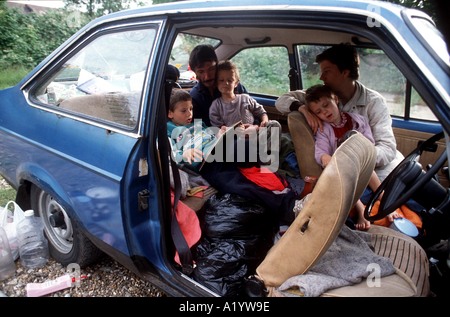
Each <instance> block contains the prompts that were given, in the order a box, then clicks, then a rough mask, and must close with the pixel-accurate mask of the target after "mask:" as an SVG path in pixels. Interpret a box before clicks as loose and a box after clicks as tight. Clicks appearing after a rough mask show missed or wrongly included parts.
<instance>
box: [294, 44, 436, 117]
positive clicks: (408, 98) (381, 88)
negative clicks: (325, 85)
mask: <svg viewBox="0 0 450 317" xmlns="http://www.w3.org/2000/svg"><path fill="white" fill-rule="evenodd" d="M328 47H329V46H323V45H298V46H297V52H298V56H299V59H300V62H299V64H300V65H301V79H302V83H303V87H305V88H307V87H310V86H311V85H314V84H318V83H321V81H320V79H319V78H320V69H319V65H318V64H317V63H316V62H315V58H316V56H317V54H319V53H321V52H322V51H324V50H325V49H327V48H328ZM357 50H358V53H359V57H360V68H359V70H360V78H359V80H360V81H361V82H362V83H363V84H364V85H365V86H366V87H369V88H371V89H374V90H376V91H378V92H379V93H381V94H382V95H383V96H384V97H385V98H386V101H387V104H388V107H389V111H390V114H391V115H392V116H395V117H402V118H413V119H419V120H429V121H437V119H436V117H435V116H434V114H433V113H432V112H431V110H430V108H429V107H428V106H427V105H426V104H425V102H424V101H423V99H422V98H421V97H420V96H419V94H418V93H417V91H416V90H415V89H414V87H412V89H411V90H409V89H408V85H409V83H407V80H406V78H405V77H404V76H403V75H402V73H401V72H400V71H399V70H398V68H397V67H396V66H395V65H394V63H393V62H392V61H391V60H390V59H389V57H388V56H387V55H386V54H385V53H384V52H383V51H382V50H379V49H369V48H358V49H357Z"/></svg>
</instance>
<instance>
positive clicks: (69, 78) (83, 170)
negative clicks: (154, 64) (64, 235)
mask: <svg viewBox="0 0 450 317" xmlns="http://www.w3.org/2000/svg"><path fill="white" fill-rule="evenodd" d="M160 26H161V22H160V21H156V22H151V21H147V22H145V23H142V21H140V22H138V23H136V22H133V21H132V20H130V21H128V22H125V21H122V20H120V19H118V20H116V21H114V19H113V21H112V22H110V23H104V24H100V26H98V27H95V26H94V27H90V28H87V29H85V30H81V31H80V32H78V33H77V35H75V36H74V37H73V40H72V41H69V43H68V44H67V43H66V44H65V45H63V46H62V47H61V48H60V50H59V51H57V52H56V53H55V54H53V55H52V56H50V57H49V58H47V59H46V60H45V61H44V62H43V63H42V67H38V68H37V70H36V71H35V72H34V73H32V74H31V75H30V77H29V78H28V79H27V80H26V81H25V82H24V84H23V86H22V89H23V91H24V93H25V94H26V95H27V97H28V99H27V103H21V104H18V105H17V110H18V111H17V116H20V115H24V116H26V117H27V118H29V120H30V121H28V122H23V124H22V126H21V127H20V128H17V127H16V129H19V130H20V131H21V136H22V138H23V139H25V140H21V141H22V142H23V143H24V144H25V143H26V142H25V141H27V145H24V147H23V149H22V150H23V151H22V153H15V155H17V156H19V157H24V156H32V158H30V159H29V160H27V159H26V158H25V157H24V158H23V159H21V161H22V162H23V164H33V165H34V167H33V168H32V169H31V171H29V170H27V171H25V169H24V175H22V176H21V178H23V179H28V180H29V181H30V182H32V183H34V184H35V185H36V186H38V187H40V188H41V189H42V190H43V191H45V192H48V193H49V194H50V195H51V196H52V197H54V198H55V199H57V200H58V202H59V203H60V204H61V205H63V206H64V207H65V209H66V211H67V212H68V214H69V216H70V217H73V218H74V219H75V220H77V222H78V223H80V224H81V226H82V229H83V230H85V231H86V232H87V233H88V235H89V236H92V239H93V240H94V241H95V242H96V243H97V244H98V243H106V244H107V245H110V246H112V247H113V248H114V250H115V251H119V252H121V253H123V254H125V255H130V254H132V253H133V252H134V251H133V250H131V249H133V246H130V242H129V241H128V234H127V231H128V230H129V227H130V222H129V219H130V213H137V212H138V203H137V201H138V196H139V195H143V194H142V193H145V189H147V188H148V178H147V176H148V173H147V172H146V171H147V170H148V169H147V166H146V161H147V160H146V156H147V148H148V146H147V144H146V143H145V142H147V141H148V139H147V138H145V137H144V136H143V133H144V132H143V121H144V119H143V112H144V111H143V108H144V106H145V103H146V99H145V97H144V95H145V94H146V93H147V89H146V88H144V86H145V84H144V83H146V82H147V80H146V78H147V67H148V64H149V61H150V59H151V56H152V54H153V50H154V45H155V41H156V39H157V36H158V32H159V30H160ZM86 30H87V31H86ZM31 122H32V124H30V123H31ZM12 139H13V138H12ZM11 141H13V140H11ZM16 149H17V147H16ZM27 161H28V162H27ZM19 163H20V162H19ZM147 211H148V210H147ZM143 214H144V213H143ZM146 218H147V219H148V214H146ZM102 249H105V247H104V246H103V247H102Z"/></svg>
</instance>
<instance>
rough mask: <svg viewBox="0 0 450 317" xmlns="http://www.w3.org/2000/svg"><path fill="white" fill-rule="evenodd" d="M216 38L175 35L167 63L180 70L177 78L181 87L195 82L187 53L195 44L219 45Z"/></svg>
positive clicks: (189, 85)
mask: <svg viewBox="0 0 450 317" xmlns="http://www.w3.org/2000/svg"><path fill="white" fill-rule="evenodd" d="M219 43H220V41H219V40H217V39H213V38H209V37H203V36H196V35H191V34H185V33H180V34H178V35H177V38H176V40H175V43H174V45H173V47H172V51H171V54H170V61H169V63H170V64H172V65H174V66H175V67H177V68H178V69H179V70H180V78H179V80H178V82H179V84H180V85H181V86H182V87H193V86H194V84H195V73H194V72H193V71H192V70H191V68H190V67H189V55H190V53H191V51H192V50H193V49H194V47H195V46H197V45H199V44H209V45H212V46H213V47H216V46H217V45H219Z"/></svg>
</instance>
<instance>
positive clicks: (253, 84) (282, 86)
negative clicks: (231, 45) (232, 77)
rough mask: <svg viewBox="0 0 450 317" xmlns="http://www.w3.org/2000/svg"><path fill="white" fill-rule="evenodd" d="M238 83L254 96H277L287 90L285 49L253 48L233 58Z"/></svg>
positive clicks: (277, 47) (287, 72)
mask: <svg viewBox="0 0 450 317" xmlns="http://www.w3.org/2000/svg"><path fill="white" fill-rule="evenodd" d="M232 60H233V62H234V63H235V64H236V66H237V67H238V69H239V75H240V77H241V80H240V82H241V83H242V84H243V85H244V86H245V88H246V89H247V90H248V91H249V92H251V93H256V94H264V95H272V96H279V95H281V94H283V93H285V92H286V91H288V90H289V77H288V74H289V57H288V51H287V49H286V48H285V47H281V46H276V47H253V48H248V49H245V50H242V51H240V52H239V53H238V54H236V55H235V56H233V58H232Z"/></svg>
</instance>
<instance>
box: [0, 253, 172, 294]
mask: <svg viewBox="0 0 450 317" xmlns="http://www.w3.org/2000/svg"><path fill="white" fill-rule="evenodd" d="M66 272H67V271H66V268H64V267H63V266H62V265H61V264H59V263H57V262H55V261H54V260H53V259H50V260H49V261H48V263H47V265H46V266H44V267H42V268H38V269H26V268H24V267H23V266H22V265H21V264H20V260H17V261H16V275H15V276H13V277H10V278H9V279H6V280H4V281H0V297H2V296H5V297H26V296H27V292H26V285H27V284H28V283H42V282H46V281H49V280H53V279H56V278H58V277H60V276H63V275H65V274H66ZM81 277H82V279H81V281H80V283H79V286H78V287H77V286H76V285H74V286H72V287H71V288H66V289H63V290H60V291H57V292H54V293H50V294H48V295H44V297H165V295H164V293H162V292H161V291H159V290H158V289H157V288H155V287H154V286H153V285H152V284H150V283H148V282H145V281H144V280H142V279H140V278H139V277H138V276H136V275H135V274H134V273H133V272H131V271H129V270H128V269H126V268H125V267H123V266H122V265H121V264H119V263H117V262H115V261H113V260H111V259H110V258H105V259H104V260H103V261H101V262H99V263H97V264H95V265H92V266H90V267H88V268H85V269H81Z"/></svg>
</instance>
